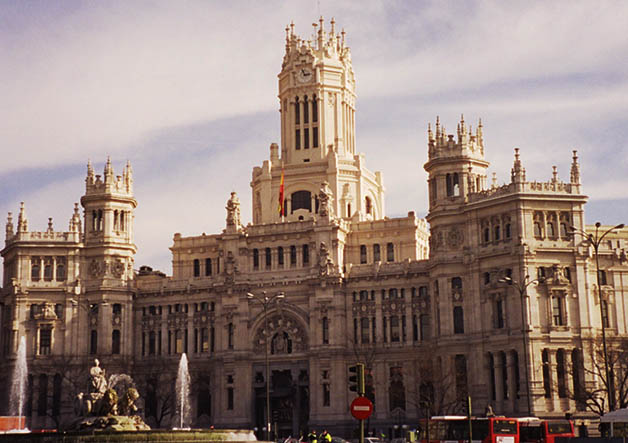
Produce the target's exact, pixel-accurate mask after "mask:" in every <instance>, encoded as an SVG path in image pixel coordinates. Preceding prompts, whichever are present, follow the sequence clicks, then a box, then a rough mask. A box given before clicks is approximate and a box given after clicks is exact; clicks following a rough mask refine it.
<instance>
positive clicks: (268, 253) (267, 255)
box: [265, 248, 273, 269]
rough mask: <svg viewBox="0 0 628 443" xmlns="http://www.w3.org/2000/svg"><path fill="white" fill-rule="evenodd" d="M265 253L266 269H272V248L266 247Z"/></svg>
mask: <svg viewBox="0 0 628 443" xmlns="http://www.w3.org/2000/svg"><path fill="white" fill-rule="evenodd" d="M265 254H266V269H270V267H271V265H272V262H273V259H272V256H271V253H270V248H266V250H265Z"/></svg>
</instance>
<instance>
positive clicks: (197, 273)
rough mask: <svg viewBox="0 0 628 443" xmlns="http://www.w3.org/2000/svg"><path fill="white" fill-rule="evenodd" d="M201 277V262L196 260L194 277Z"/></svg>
mask: <svg viewBox="0 0 628 443" xmlns="http://www.w3.org/2000/svg"><path fill="white" fill-rule="evenodd" d="M200 275H201V262H200V261H199V260H198V258H195V259H194V277H198V276H200Z"/></svg>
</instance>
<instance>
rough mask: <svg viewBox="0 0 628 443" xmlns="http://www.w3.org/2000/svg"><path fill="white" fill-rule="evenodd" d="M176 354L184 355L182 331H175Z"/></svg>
mask: <svg viewBox="0 0 628 443" xmlns="http://www.w3.org/2000/svg"><path fill="white" fill-rule="evenodd" d="M174 353H175V354H183V331H181V329H177V330H176V331H174Z"/></svg>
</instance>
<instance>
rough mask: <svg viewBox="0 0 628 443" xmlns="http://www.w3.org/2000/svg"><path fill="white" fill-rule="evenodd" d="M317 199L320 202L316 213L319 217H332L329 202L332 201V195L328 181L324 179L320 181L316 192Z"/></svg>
mask: <svg viewBox="0 0 628 443" xmlns="http://www.w3.org/2000/svg"><path fill="white" fill-rule="evenodd" d="M318 201H319V202H320V203H319V204H320V206H319V208H318V214H319V215H320V216H321V217H330V218H331V217H333V216H334V213H333V209H332V207H331V204H332V202H333V196H332V193H331V190H330V189H329V183H327V182H326V181H324V182H323V183H321V189H320V191H319V193H318Z"/></svg>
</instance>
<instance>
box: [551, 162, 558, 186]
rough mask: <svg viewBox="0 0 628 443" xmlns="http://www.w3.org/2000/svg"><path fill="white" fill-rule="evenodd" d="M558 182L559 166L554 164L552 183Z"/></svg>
mask: <svg viewBox="0 0 628 443" xmlns="http://www.w3.org/2000/svg"><path fill="white" fill-rule="evenodd" d="M557 182H558V168H557V167H556V166H552V183H557Z"/></svg>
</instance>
